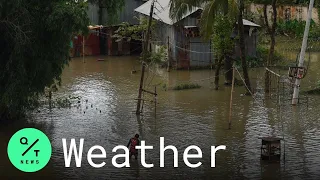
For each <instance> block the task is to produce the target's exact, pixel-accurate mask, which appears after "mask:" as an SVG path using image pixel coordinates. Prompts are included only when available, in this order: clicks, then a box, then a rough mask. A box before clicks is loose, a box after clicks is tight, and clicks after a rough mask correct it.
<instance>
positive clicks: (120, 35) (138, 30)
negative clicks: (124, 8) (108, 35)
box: [112, 18, 156, 41]
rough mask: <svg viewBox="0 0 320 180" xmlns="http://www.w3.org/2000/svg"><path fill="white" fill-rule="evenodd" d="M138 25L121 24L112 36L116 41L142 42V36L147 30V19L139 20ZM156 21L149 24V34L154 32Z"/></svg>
mask: <svg viewBox="0 0 320 180" xmlns="http://www.w3.org/2000/svg"><path fill="white" fill-rule="evenodd" d="M139 20H140V23H139V24H138V25H130V24H129V23H127V22H123V23H121V24H120V25H119V28H118V30H116V31H115V34H114V35H113V36H112V37H113V38H115V39H116V41H122V40H127V41H131V40H143V34H144V32H146V31H147V29H148V18H141V19H139ZM155 26H156V21H155V20H153V21H152V24H151V33H152V32H154V31H155Z"/></svg>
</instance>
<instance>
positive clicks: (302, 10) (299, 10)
mask: <svg viewBox="0 0 320 180" xmlns="http://www.w3.org/2000/svg"><path fill="white" fill-rule="evenodd" d="M262 9H263V5H261V4H253V3H252V4H251V5H250V7H249V11H250V12H253V13H254V14H259V15H260V14H261V12H262ZM277 11H278V18H279V19H282V20H294V19H296V20H304V21H305V20H306V19H307V17H308V7H306V6H277ZM272 12H273V11H272V7H271V6H270V5H269V6H268V7H267V13H268V17H269V20H270V22H271V20H272V18H271V17H272ZM261 15H262V14H261ZM312 19H313V20H314V21H315V22H316V23H319V16H318V10H317V8H313V10H312Z"/></svg>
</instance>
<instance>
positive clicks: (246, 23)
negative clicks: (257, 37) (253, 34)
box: [243, 19, 260, 27]
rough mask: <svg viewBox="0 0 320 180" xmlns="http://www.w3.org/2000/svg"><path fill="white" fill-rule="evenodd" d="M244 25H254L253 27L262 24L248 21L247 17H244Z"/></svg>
mask: <svg viewBox="0 0 320 180" xmlns="http://www.w3.org/2000/svg"><path fill="white" fill-rule="evenodd" d="M243 25H245V26H253V27H260V25H258V24H255V23H253V22H251V21H248V20H246V19H243Z"/></svg>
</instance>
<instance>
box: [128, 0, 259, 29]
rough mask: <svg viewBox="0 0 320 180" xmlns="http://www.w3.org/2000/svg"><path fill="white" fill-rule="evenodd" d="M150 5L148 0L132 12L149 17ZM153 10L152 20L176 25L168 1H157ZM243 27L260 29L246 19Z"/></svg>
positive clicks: (150, 1) (194, 10)
mask: <svg viewBox="0 0 320 180" xmlns="http://www.w3.org/2000/svg"><path fill="white" fill-rule="evenodd" d="M151 3H152V0H149V1H148V2H146V3H144V4H142V5H141V6H139V7H138V8H136V9H135V10H134V11H136V12H139V13H141V14H144V15H146V16H149V15H150V9H151ZM154 6H155V8H154V15H153V18H154V19H156V20H158V21H162V22H164V23H166V24H169V25H173V24H175V23H177V22H178V21H177V20H172V19H171V18H170V0H161V1H157V2H156V3H155V4H154ZM199 9H202V8H200V7H195V8H194V9H193V10H192V11H190V12H188V13H186V14H185V15H184V16H183V18H182V19H184V18H185V17H188V16H189V15H191V14H193V13H194V12H196V11H198V10H199ZM243 25H245V26H253V27H260V25H258V24H255V23H253V22H251V21H248V20H246V19H243Z"/></svg>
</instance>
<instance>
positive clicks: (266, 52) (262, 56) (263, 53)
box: [248, 45, 284, 67]
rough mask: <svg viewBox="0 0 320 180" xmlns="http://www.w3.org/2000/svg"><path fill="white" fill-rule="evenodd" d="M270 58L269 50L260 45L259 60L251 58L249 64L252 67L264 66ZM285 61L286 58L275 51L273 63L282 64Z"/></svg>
mask: <svg viewBox="0 0 320 180" xmlns="http://www.w3.org/2000/svg"><path fill="white" fill-rule="evenodd" d="M268 56H269V49H268V48H266V47H264V46H261V45H259V46H258V47H257V58H251V59H250V60H249V61H248V63H249V64H250V67H261V66H264V62H265V60H266V59H267V58H268ZM283 60H284V57H283V56H282V55H280V54H279V53H278V52H276V51H275V52H274V55H273V59H272V60H271V62H273V63H279V62H282V61H283Z"/></svg>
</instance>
